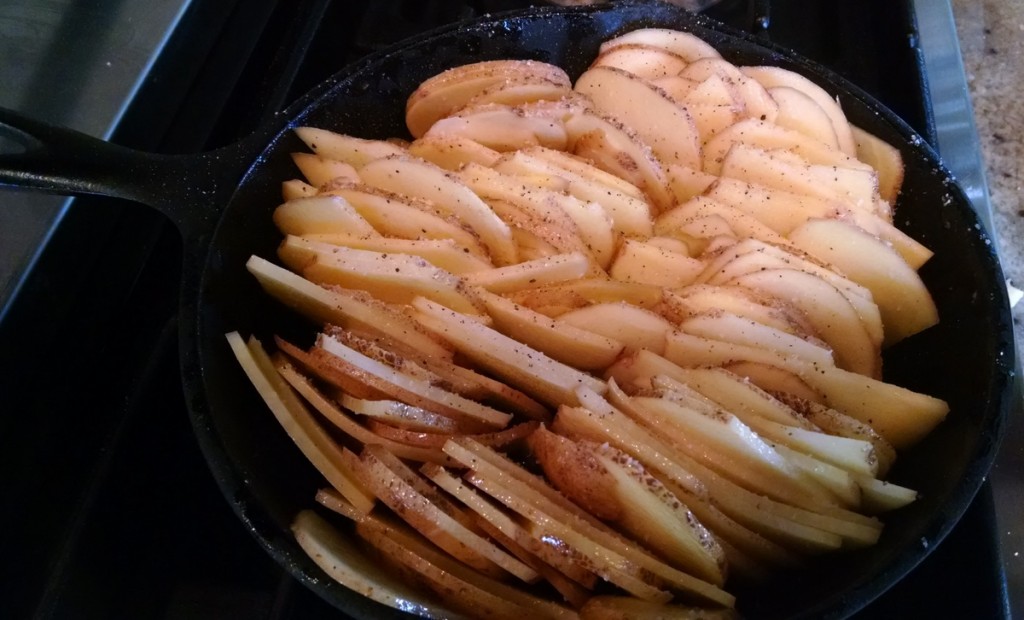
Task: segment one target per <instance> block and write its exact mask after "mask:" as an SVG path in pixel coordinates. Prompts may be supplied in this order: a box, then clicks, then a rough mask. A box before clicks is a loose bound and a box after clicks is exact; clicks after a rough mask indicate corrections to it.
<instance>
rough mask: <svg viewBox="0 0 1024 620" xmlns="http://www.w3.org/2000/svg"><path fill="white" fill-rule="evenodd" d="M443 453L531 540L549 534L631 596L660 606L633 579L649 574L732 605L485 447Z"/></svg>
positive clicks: (453, 444)
mask: <svg viewBox="0 0 1024 620" xmlns="http://www.w3.org/2000/svg"><path fill="white" fill-rule="evenodd" d="M444 450H445V452H446V453H447V454H449V455H450V456H452V458H455V459H456V460H459V461H460V462H462V463H463V464H464V465H466V466H468V467H470V468H471V469H472V470H473V471H472V472H471V473H470V474H469V475H467V479H468V480H469V482H471V483H472V484H473V485H474V486H476V487H477V488H480V489H481V490H483V491H484V492H486V493H488V494H489V495H491V496H492V497H494V498H495V499H497V500H498V501H500V502H502V503H503V504H505V505H506V506H508V507H509V508H510V509H512V510H514V511H516V512H518V513H519V514H521V515H523V516H524V517H526V518H527V519H529V520H530V521H531V522H533V523H534V525H535V528H534V530H533V533H534V535H535V536H545V535H549V536H552V537H553V538H555V539H560V540H561V541H563V542H564V543H565V544H566V545H568V546H569V547H571V548H573V549H575V551H576V552H577V553H578V554H580V555H581V556H582V557H584V558H587V561H589V562H591V563H592V564H593V570H594V572H596V573H597V574H598V575H600V576H602V577H604V578H605V579H608V580H609V581H611V582H612V583H614V584H616V585H618V586H620V587H623V588H624V589H626V590H627V591H629V592H630V593H631V594H634V595H636V596H640V597H641V598H645V599H647V600H654V601H661V602H666V601H667V600H668V599H669V597H670V596H669V595H668V593H667V592H663V591H660V590H658V589H657V588H654V587H652V586H651V585H650V584H646V583H644V581H643V580H641V579H638V578H637V577H635V576H634V575H637V574H649V575H651V576H653V577H654V578H655V579H657V580H658V581H662V580H663V581H665V582H666V583H667V585H668V586H669V587H671V588H673V589H674V590H678V591H682V592H686V593H688V594H691V595H693V596H698V597H700V598H701V599H703V600H706V601H709V602H713V603H715V604H717V605H721V606H726V607H731V606H732V605H733V603H734V600H735V599H734V597H732V595H730V594H727V593H725V592H723V591H722V590H721V589H719V588H718V587H717V586H714V585H712V584H710V583H707V582H705V581H702V580H700V579H697V578H695V577H693V576H691V575H688V574H686V573H683V572H681V571H678V570H676V569H674V568H672V567H671V566H669V565H667V564H664V563H663V562H661V561H660V560H658V559H657V558H655V557H653V556H652V555H650V554H649V553H648V552H647V551H646V550H644V549H642V548H641V547H640V546H639V545H638V544H636V543H635V542H632V541H628V540H626V539H623V538H622V537H620V536H618V535H615V534H612V533H610V532H608V531H606V530H604V529H601V528H597V527H595V526H594V525H593V524H592V523H590V522H589V521H587V520H584V519H581V518H580V517H578V516H577V515H576V514H574V513H573V512H572V511H569V510H566V509H565V508H562V507H560V506H559V505H558V503H556V502H554V501H551V500H550V499H549V498H548V497H547V496H546V495H544V494H541V493H539V492H538V491H536V490H535V489H532V488H531V487H529V486H528V485H526V484H525V483H523V482H521V481H520V480H518V479H517V478H516V477H514V476H512V475H509V474H508V473H505V472H504V471H502V469H500V468H498V467H496V466H495V465H493V464H492V463H491V462H490V461H488V460H484V459H483V458H481V456H480V452H481V451H483V450H486V448H482V447H481V446H479V445H478V444H477V445H473V444H470V443H468V442H466V441H465V440H461V439H460V440H453V441H450V442H448V443H447V444H445V447H444ZM638 569H642V570H638Z"/></svg>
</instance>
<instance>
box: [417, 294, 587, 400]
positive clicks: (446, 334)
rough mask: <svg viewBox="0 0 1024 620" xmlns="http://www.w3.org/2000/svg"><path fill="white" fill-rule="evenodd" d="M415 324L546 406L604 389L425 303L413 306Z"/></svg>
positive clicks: (583, 375)
mask: <svg viewBox="0 0 1024 620" xmlns="http://www.w3.org/2000/svg"><path fill="white" fill-rule="evenodd" d="M413 307H414V308H415V309H416V311H417V314H416V320H418V321H420V322H421V323H422V324H423V325H424V327H426V328H427V329H428V330H430V331H432V332H433V333H435V334H437V335H438V336H440V337H441V338H444V339H445V340H447V341H448V342H450V343H451V344H452V346H454V347H455V348H456V349H458V351H459V352H460V353H462V354H463V355H465V356H466V357H468V358H469V359H471V360H473V361H474V362H476V363H477V364H480V365H481V366H482V367H483V368H486V369H487V370H488V371H490V372H492V373H494V374H496V375H498V376H499V377H501V378H502V379H504V380H505V381H506V382H508V383H509V384H511V385H513V386H514V387H516V388H518V389H521V390H523V391H524V392H526V393H527V394H530V395H531V396H533V397H535V398H537V399H538V400H540V401H541V402H545V403H548V404H550V405H558V404H561V403H564V402H572V401H573V399H574V394H575V390H576V388H577V387H579V386H581V385H586V386H589V387H591V388H592V389H598V390H602V389H604V382H602V381H599V380H597V379H595V378H594V377H592V376H590V375H588V374H586V373H583V372H580V371H578V370H576V369H574V368H572V367H570V366H567V365H565V364H562V363H561V362H557V361H555V360H554V359H552V358H550V357H548V356H547V355H544V354H543V353H541V352H540V351H537V350H536V349H534V348H532V347H529V346H527V345H525V344H522V343H520V342H516V341H515V340H513V339H511V338H509V337H508V336H505V335H504V334H502V333H500V332H498V331H496V330H494V329H492V328H490V327H488V326H486V325H483V324H482V323H479V322H478V321H475V320H472V319H470V318H468V317H466V316H465V315H462V314H459V313H458V312H454V311H452V310H450V309H448V308H445V307H443V306H441V305H439V304H436V303H434V302H431V301H429V300H427V299H423V298H419V299H417V300H415V301H414V302H413Z"/></svg>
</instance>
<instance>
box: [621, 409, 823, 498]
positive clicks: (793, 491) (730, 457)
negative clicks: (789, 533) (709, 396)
mask: <svg viewBox="0 0 1024 620" xmlns="http://www.w3.org/2000/svg"><path fill="white" fill-rule="evenodd" d="M628 403H629V405H630V406H631V408H632V411H627V413H632V415H633V416H634V419H637V418H640V419H642V420H643V422H642V423H643V424H646V425H647V426H648V427H649V428H660V429H663V432H671V433H673V436H674V438H675V444H676V445H678V446H680V447H682V448H683V449H684V450H685V451H686V454H688V455H689V456H690V457H691V458H693V459H695V460H697V461H699V462H703V463H704V464H705V465H706V466H708V467H711V468H712V469H715V470H716V471H717V472H718V473H719V474H720V475H723V476H725V477H727V478H729V479H731V480H732V481H733V482H735V483H736V484H739V485H740V486H743V487H745V488H747V489H749V490H751V491H754V492H756V493H759V494H762V495H766V496H768V497H772V498H774V499H776V500H779V501H783V502H786V503H789V504H793V505H796V506H802V507H805V508H807V507H813V506H817V505H820V504H821V503H829V502H830V501H832V499H831V497H830V495H829V494H828V493H826V492H825V490H824V489H823V488H822V487H821V486H820V485H819V484H818V483H817V482H816V481H814V480H813V479H811V478H810V477H809V476H807V475H806V474H805V473H804V472H803V471H802V470H800V469H799V468H797V467H795V466H793V465H792V464H791V463H790V462H789V461H787V460H786V459H785V458H784V457H782V456H781V455H780V454H779V453H778V452H777V451H776V450H775V448H774V447H773V446H772V445H770V444H769V443H768V442H766V441H765V440H764V439H763V438H761V437H759V436H758V435H757V433H755V432H754V431H752V430H751V428H750V427H749V426H748V425H746V424H744V423H743V422H742V421H741V420H739V419H738V418H737V417H736V416H734V415H733V414H731V413H729V412H728V411H725V410H716V411H712V412H702V411H698V410H695V409H691V408H689V407H686V406H683V405H681V404H679V403H676V402H672V401H671V400H669V399H666V398H651V397H634V398H631V399H629V401H628ZM669 429H671V430H669Z"/></svg>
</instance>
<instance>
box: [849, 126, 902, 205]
mask: <svg viewBox="0 0 1024 620" xmlns="http://www.w3.org/2000/svg"><path fill="white" fill-rule="evenodd" d="M851 128H852V130H853V140H854V142H855V143H856V145H857V159H859V160H861V161H862V162H864V163H866V164H870V165H871V166H872V167H873V168H874V169H875V170H877V171H878V192H879V193H880V194H881V195H882V199H883V200H887V201H888V202H889V203H890V204H895V203H896V198H897V197H899V194H900V187H902V185H903V156H902V155H901V154H900V152H899V150H898V149H897V148H896V147H894V146H892V145H891V144H889V143H888V142H885V141H883V140H881V139H880V138H878V137H877V136H874V135H872V134H870V133H868V132H866V131H864V130H863V129H861V128H860V127H857V126H855V125H851Z"/></svg>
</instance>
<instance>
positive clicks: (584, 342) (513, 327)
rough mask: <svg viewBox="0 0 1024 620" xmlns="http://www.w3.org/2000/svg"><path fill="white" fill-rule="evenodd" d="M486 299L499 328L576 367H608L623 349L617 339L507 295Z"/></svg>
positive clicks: (490, 295)
mask: <svg viewBox="0 0 1024 620" xmlns="http://www.w3.org/2000/svg"><path fill="white" fill-rule="evenodd" d="M482 299H483V302H484V304H485V306H486V307H487V313H488V314H490V315H491V318H492V319H493V320H494V327H495V328H496V329H497V330H498V331H500V332H502V333H503V334H505V335H507V336H510V337H512V338H514V339H516V340H518V341H519V342H522V343H524V344H527V345H530V346H532V347H534V348H536V349H537V350H538V351H541V352H543V353H545V354H547V355H549V356H551V357H552V358H553V359H555V360H557V361H559V362H562V363H564V364H568V365H570V366H572V367H573V368H579V369H581V370H599V369H604V368H605V367H607V366H608V365H609V364H611V363H612V362H613V361H615V358H616V357H618V355H619V353H621V352H622V348H623V345H622V343H621V342H619V341H617V340H613V339H611V338H608V337H606V336H602V335H600V334H597V333H595V332H593V331H590V330H587V329H580V328H579V327H575V326H573V325H570V324H568V323H565V322H564V321H557V320H554V319H551V318H548V317H546V316H544V315H543V314H540V313H537V312H534V311H532V310H530V309H529V308H526V307H524V306H520V305H518V304H516V303H515V302H513V301H510V300H508V299H505V298H504V297H499V296H498V295H493V294H484V295H482Z"/></svg>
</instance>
